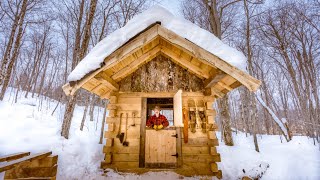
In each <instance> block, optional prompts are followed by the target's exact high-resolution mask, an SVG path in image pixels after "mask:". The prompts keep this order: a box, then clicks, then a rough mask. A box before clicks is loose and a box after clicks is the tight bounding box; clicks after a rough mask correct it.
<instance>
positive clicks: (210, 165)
mask: <svg viewBox="0 0 320 180" xmlns="http://www.w3.org/2000/svg"><path fill="white" fill-rule="evenodd" d="M182 100H183V108H185V109H187V110H188V112H190V110H191V111H195V110H198V111H199V110H201V111H203V112H204V113H205V115H206V120H207V122H206V123H207V127H206V129H207V131H206V132H203V131H202V129H201V127H197V128H196V129H195V132H192V131H191V129H190V128H189V129H188V142H187V143H185V141H184V134H183V133H182V137H181V138H182V161H183V167H182V169H180V170H177V172H178V173H181V174H184V175H189V176H194V175H214V176H217V177H219V178H221V176H222V173H221V170H219V169H218V165H217V162H221V158H220V154H219V153H217V149H216V147H215V146H218V145H219V141H218V138H217V137H216V134H215V131H216V130H218V126H217V124H216V123H215V120H214V118H215V116H216V111H215V110H214V109H213V102H214V101H215V99H214V98H213V97H208V96H191V95H189V96H184V97H183V99H182ZM189 122H190V121H189ZM189 125H190V124H189ZM209 127H210V128H209ZM208 128H209V129H208ZM182 132H183V131H182Z"/></svg>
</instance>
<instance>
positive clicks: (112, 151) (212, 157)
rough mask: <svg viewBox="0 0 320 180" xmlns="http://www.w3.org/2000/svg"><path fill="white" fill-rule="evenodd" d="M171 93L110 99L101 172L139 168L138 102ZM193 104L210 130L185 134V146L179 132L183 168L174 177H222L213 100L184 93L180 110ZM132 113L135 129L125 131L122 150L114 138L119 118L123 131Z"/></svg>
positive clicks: (139, 111) (129, 121) (139, 110)
mask: <svg viewBox="0 0 320 180" xmlns="http://www.w3.org/2000/svg"><path fill="white" fill-rule="evenodd" d="M173 95H174V93H164V92H158V93H142V92H140V93H120V94H117V96H112V97H111V98H110V104H109V105H108V109H109V111H110V112H109V117H107V119H106V123H107V124H108V130H107V131H106V132H105V138H107V143H106V145H105V146H104V148H103V152H104V153H105V159H104V161H103V162H102V163H101V167H102V168H117V169H118V170H128V169H135V170H137V169H138V168H139V151H140V124H141V98H143V97H173ZM190 100H193V101H195V102H196V105H197V108H198V109H202V110H203V111H204V112H205V116H206V121H207V123H208V124H210V126H211V129H210V130H208V131H207V132H202V129H201V128H197V129H196V132H191V130H190V128H189V130H188V143H184V136H183V130H181V136H180V138H181V141H182V146H181V149H182V153H181V159H182V162H183V163H182V166H181V168H177V169H176V170H175V171H176V172H177V173H180V174H183V175H187V176H194V175H215V176H221V171H220V170H218V166H217V162H220V161H221V158H220V154H219V153H218V152H217V149H216V146H218V145H219V141H218V139H217V137H216V134H215V131H216V130H217V125H216V123H215V121H214V118H215V115H216V112H215V110H214V109H213V106H212V104H213V102H214V101H215V98H214V97H212V96H204V95H203V94H202V93H199V92H194V93H191V92H183V93H182V104H183V108H187V109H190V107H189V106H188V101H190ZM132 112H135V124H136V126H134V127H132V126H130V127H129V129H128V137H127V141H128V142H129V146H128V147H125V146H123V145H122V144H121V143H120V141H119V139H118V138H116V135H117V133H118V128H119V122H120V121H119V120H120V118H119V116H120V113H123V118H122V128H121V129H122V131H123V130H124V128H125V125H124V123H125V117H126V113H128V115H129V118H128V125H130V124H132V123H133V116H132Z"/></svg>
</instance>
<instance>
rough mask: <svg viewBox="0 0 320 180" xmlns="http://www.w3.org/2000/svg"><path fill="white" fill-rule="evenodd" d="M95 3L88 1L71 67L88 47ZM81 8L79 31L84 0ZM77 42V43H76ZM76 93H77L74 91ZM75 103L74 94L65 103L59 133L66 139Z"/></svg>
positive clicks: (78, 30) (95, 0) (81, 57)
mask: <svg viewBox="0 0 320 180" xmlns="http://www.w3.org/2000/svg"><path fill="white" fill-rule="evenodd" d="M96 4H97V0H91V2H90V12H88V17H87V19H86V25H85V30H84V38H83V41H82V46H81V47H82V48H81V50H82V51H80V52H79V49H77V48H79V46H78V44H80V43H79V42H80V39H81V37H80V33H79V34H78V36H77V37H76V40H75V49H74V52H73V59H72V68H74V66H75V65H76V64H77V63H78V61H79V60H81V59H83V57H84V55H85V52H86V51H87V49H88V45H89V40H90V32H91V25H92V21H93V18H94V14H95V11H96ZM80 6H81V8H80V12H81V13H80V15H79V17H81V18H79V19H78V26H77V32H80V28H81V26H80V25H81V21H82V13H83V7H84V0H82V2H81V5H80ZM77 43H78V44H77ZM77 57H78V58H77ZM76 94H77V93H76ZM75 103H76V95H74V96H72V97H71V98H69V100H68V103H67V105H66V111H65V115H64V118H63V124H62V131H61V135H62V136H63V137H65V138H66V139H68V138H69V131H70V124H71V120H72V116H73V111H74V107H75Z"/></svg>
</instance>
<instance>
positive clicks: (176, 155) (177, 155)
mask: <svg viewBox="0 0 320 180" xmlns="http://www.w3.org/2000/svg"><path fill="white" fill-rule="evenodd" d="M171 156H175V157H176V158H178V157H179V154H178V153H176V154H174V155H171Z"/></svg>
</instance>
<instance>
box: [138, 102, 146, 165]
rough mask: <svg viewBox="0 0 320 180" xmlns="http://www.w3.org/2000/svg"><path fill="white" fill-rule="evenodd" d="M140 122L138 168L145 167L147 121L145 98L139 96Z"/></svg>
mask: <svg viewBox="0 0 320 180" xmlns="http://www.w3.org/2000/svg"><path fill="white" fill-rule="evenodd" d="M140 117H141V124H140V149H139V168H144V167H145V152H146V150H145V143H146V141H145V140H146V121H147V98H141V115H140Z"/></svg>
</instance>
